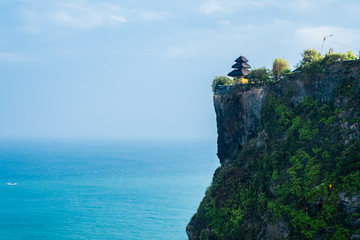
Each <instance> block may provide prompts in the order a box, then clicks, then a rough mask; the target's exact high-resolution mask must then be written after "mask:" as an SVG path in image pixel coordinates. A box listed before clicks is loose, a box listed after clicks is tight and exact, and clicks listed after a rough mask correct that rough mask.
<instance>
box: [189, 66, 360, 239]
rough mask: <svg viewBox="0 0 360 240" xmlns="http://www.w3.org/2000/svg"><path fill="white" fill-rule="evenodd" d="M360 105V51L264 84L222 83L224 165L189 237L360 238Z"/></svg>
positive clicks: (218, 101)
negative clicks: (352, 58) (348, 58)
mask: <svg viewBox="0 0 360 240" xmlns="http://www.w3.org/2000/svg"><path fill="white" fill-rule="evenodd" d="M271 101H273V103H271V104H270V103H269V102H271ZM359 106H360V61H359V60H356V61H345V62H336V63H334V64H331V65H327V66H325V67H324V68H323V69H322V71H320V73H319V72H317V73H316V74H309V73H297V74H293V75H291V76H290V77H288V78H287V79H284V80H282V81H279V82H275V83H272V84H270V85H267V86H261V87H249V86H240V85H235V86H223V87H220V88H219V89H218V91H217V92H216V93H215V95H214V107H215V111H216V120H217V132H218V140H217V141H218V153H217V154H218V157H219V160H220V163H221V167H220V168H219V169H217V170H216V172H215V174H214V179H213V183H212V185H211V187H210V188H209V189H208V191H207V193H206V196H205V198H204V200H203V201H202V203H201V204H200V206H199V209H198V212H197V213H196V214H195V215H194V217H193V218H192V219H191V222H190V223H189V225H188V226H187V233H188V236H189V239H191V240H193V239H194V240H195V239H286V238H289V239H301V238H308V239H328V238H329V237H335V238H334V239H350V238H351V239H360V231H357V229H360V107H359ZM358 163H359V164H358ZM309 179H310V180H311V181H310V180H309ZM357 182H358V183H357ZM300 183H301V184H302V185H301V184H300ZM297 184H300V185H301V187H300V188H296V185H297ZM329 184H332V185H334V186H335V185H336V186H339V187H338V188H335V189H333V188H329V187H328V186H329ZM350 185H351V187H350ZM340 186H341V187H340ZM299 189H300V190H299ZM287 192H288V193H287ZM246 196H247V197H246ZM325 206H326V207H325ZM314 209H315V210H314ZM329 209H332V210H331V211H333V212H331V213H328V211H330V210H329ZM334 209H335V210H334ZM334 211H335V212H334ZM336 211H337V212H336ZM300 213H301V214H302V213H304V214H303V215H300ZM297 214H299V215H297ZM327 214H329V215H331V217H328V216H327ZM299 219H300V220H299ZM303 219H306V220H303ZM302 221H303V222H302ZM312 221H313V222H312ZM299 222H300V223H299ZM310 223H311V224H310ZM304 228H305V229H306V230H302V229H304ZM310 230H311V231H310ZM336 232H338V233H339V232H341V234H342V235H339V234H340V233H339V234H338V233H336ZM337 234H338V235H337ZM339 236H340V237H339ZM336 237H339V238H336ZM341 237H343V238H341Z"/></svg>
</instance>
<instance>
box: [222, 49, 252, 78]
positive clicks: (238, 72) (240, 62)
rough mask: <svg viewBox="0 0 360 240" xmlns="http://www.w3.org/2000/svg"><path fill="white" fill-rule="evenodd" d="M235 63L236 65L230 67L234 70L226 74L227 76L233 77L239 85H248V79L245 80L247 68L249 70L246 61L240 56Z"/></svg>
mask: <svg viewBox="0 0 360 240" xmlns="http://www.w3.org/2000/svg"><path fill="white" fill-rule="evenodd" d="M235 62H236V63H235V64H234V65H233V66H232V68H235V70H232V71H231V72H230V73H228V76H230V77H234V78H235V79H237V81H238V82H239V83H243V84H246V83H248V82H249V81H248V79H246V78H245V77H246V76H247V75H248V74H249V73H250V70H249V68H251V66H250V65H249V64H248V63H247V62H248V60H247V59H246V58H245V57H244V56H243V55H242V54H241V56H240V57H238V58H237V59H236V60H235Z"/></svg>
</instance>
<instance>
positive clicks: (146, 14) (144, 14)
mask: <svg viewBox="0 0 360 240" xmlns="http://www.w3.org/2000/svg"><path fill="white" fill-rule="evenodd" d="M133 12H134V15H137V16H138V17H139V18H140V19H143V20H145V21H153V20H164V19H165V18H166V17H167V16H168V15H169V13H168V12H156V11H149V10H135V11H133Z"/></svg>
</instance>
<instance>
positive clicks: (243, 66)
mask: <svg viewBox="0 0 360 240" xmlns="http://www.w3.org/2000/svg"><path fill="white" fill-rule="evenodd" d="M232 68H251V66H250V65H249V64H247V63H246V62H242V63H235V64H234V65H232Z"/></svg>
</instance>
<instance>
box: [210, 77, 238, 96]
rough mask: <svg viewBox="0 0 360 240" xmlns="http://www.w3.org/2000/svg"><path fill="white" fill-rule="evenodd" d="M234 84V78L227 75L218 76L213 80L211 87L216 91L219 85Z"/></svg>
mask: <svg viewBox="0 0 360 240" xmlns="http://www.w3.org/2000/svg"><path fill="white" fill-rule="evenodd" d="M231 84H234V80H232V79H230V78H228V77H227V76H217V77H215V79H214V80H213V82H212V85H211V88H212V90H213V92H214V93H215V92H216V90H217V89H218V87H219V86H222V85H231Z"/></svg>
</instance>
